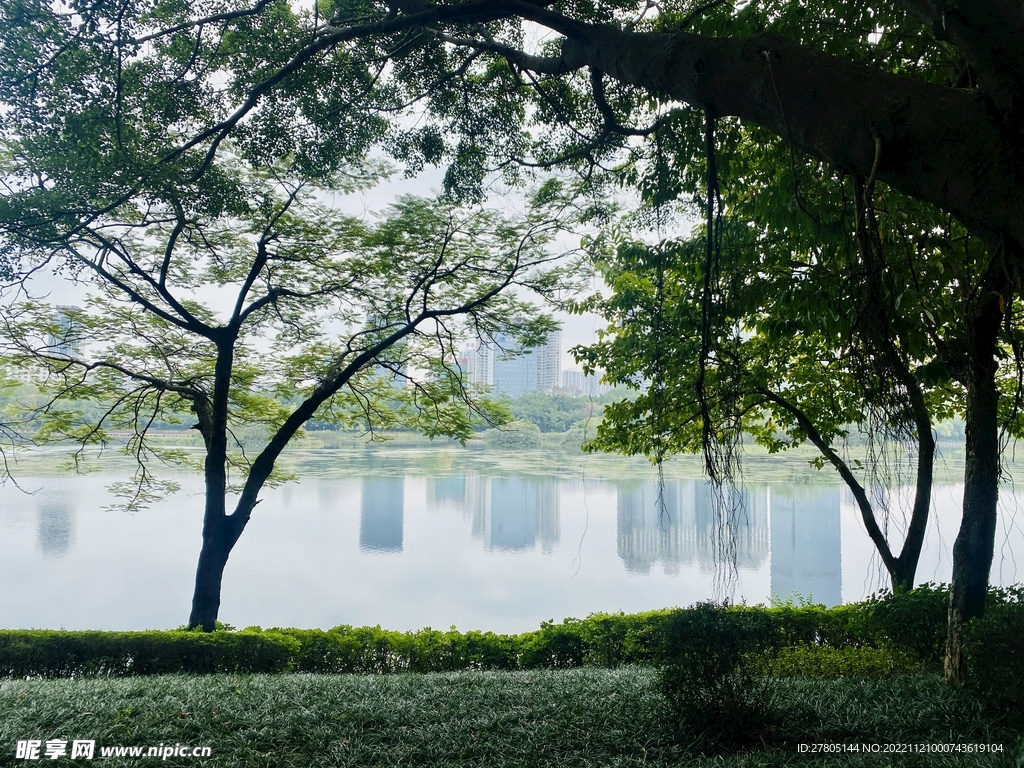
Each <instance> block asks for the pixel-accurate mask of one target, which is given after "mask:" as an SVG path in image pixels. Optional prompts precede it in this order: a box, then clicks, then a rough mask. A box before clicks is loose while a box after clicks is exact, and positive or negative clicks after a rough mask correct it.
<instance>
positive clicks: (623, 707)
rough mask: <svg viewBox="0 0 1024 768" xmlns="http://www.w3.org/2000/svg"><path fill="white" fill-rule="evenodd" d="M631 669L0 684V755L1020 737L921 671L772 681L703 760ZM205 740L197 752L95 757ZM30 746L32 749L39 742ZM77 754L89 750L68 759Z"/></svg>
mask: <svg viewBox="0 0 1024 768" xmlns="http://www.w3.org/2000/svg"><path fill="white" fill-rule="evenodd" d="M654 680H655V673H654V671H652V670H650V669H644V668H622V669H616V670H608V669H597V668H580V669H572V670H565V671H531V672H504V673H503V672H459V673H449V674H429V675H411V674H403V675H383V676H380V675H378V676H372V675H365V676H357V675H294V674H292V675H279V676H265V675H255V676H235V675H215V676H209V677H190V676H166V677H136V678H123V679H84V680H32V681H22V680H6V681H4V682H2V683H0V750H2V751H0V765H3V766H6V765H22V766H25V765H31V764H35V765H39V764H52V763H53V762H56V763H57V764H65V763H70V762H71V761H70V760H69V758H67V757H63V758H59V759H58V760H57V761H49V760H46V759H45V755H43V753H42V750H41V751H40V754H41V757H43V760H41V761H40V762H36V763H33V762H29V761H26V760H19V759H17V758H16V754H15V745H16V743H17V741H19V740H25V739H38V740H40V741H42V742H43V743H44V745H45V742H46V741H47V740H48V739H67V740H73V739H95V740H96V744H97V747H96V757H95V762H96V763H97V764H101V765H103V766H119V765H132V766H137V765H156V764H158V763H159V764H163V765H168V766H171V765H182V766H254V767H255V766H302V767H303V768H319V767H320V766H324V767H326V766H332V767H333V766H431V767H436V768H446V767H448V766H493V767H494V768H505V767H509V768H511V767H512V766H523V767H524V768H525V767H527V766H529V767H531V768H532V767H534V766H559V768H570V767H572V766H652V765H653V766H662V765H708V766H711V765H714V766H760V765H765V766H804V765H822V766H827V765H850V766H889V765H907V766H911V765H915V766H917V765H920V766H1015V765H1020V764H1022V762H1024V753H1022V742H1021V740H1020V738H1019V737H1015V736H1014V735H1013V734H1010V733H1008V732H1007V731H1005V729H1003V730H1001V729H999V727H998V724H994V723H992V722H991V721H989V720H987V719H986V718H985V717H984V716H983V715H982V713H981V709H980V707H979V706H978V705H977V703H976V702H975V701H973V700H972V699H971V697H970V696H968V695H966V694H965V693H964V692H963V691H960V690H958V689H953V688H949V687H947V686H945V685H944V684H943V683H942V681H941V679H940V678H939V677H938V676H936V675H931V674H920V675H906V676H902V677H894V678H890V679H887V680H876V681H872V680H861V679H845V680H839V681H826V680H806V679H789V680H783V681H781V682H780V690H779V693H778V700H777V703H776V706H775V713H776V717H775V718H774V719H775V726H774V728H773V729H772V730H771V732H770V733H769V734H767V735H766V738H767V739H769V740H770V741H771V742H772V744H771V746H767V747H764V748H762V749H760V750H758V751H754V752H747V753H741V754H725V755H718V756H710V757H702V756H699V755H693V754H690V753H689V752H687V750H686V748H685V744H679V743H674V742H673V740H672V738H671V728H670V726H669V725H668V722H667V712H666V707H665V704H664V700H663V699H662V698H661V697H660V695H658V694H657V693H656V692H655V690H654ZM824 741H827V742H839V743H849V744H854V743H856V744H858V745H860V744H862V743H878V744H892V743H904V744H912V745H916V744H935V743H959V744H977V743H981V742H985V743H990V742H993V741H994V742H1001V743H1002V744H1003V749H1004V751H1003V752H1002V753H1001V754H998V753H997V754H993V755H988V754H985V755H982V754H974V755H964V754H950V755H941V754H913V753H909V754H898V755H886V754H866V753H864V752H861V753H859V754H847V755H845V756H843V757H838V756H836V755H810V754H802V753H800V752H799V751H798V746H797V745H798V744H799V743H800V742H824ZM179 742H180V743H182V744H187V745H190V746H209V747H210V748H211V756H210V757H207V758H193V757H188V758H183V757H170V758H168V759H166V760H161V759H160V758H158V757H148V758H147V757H142V758H139V757H134V758H132V757H122V758H118V757H106V758H104V757H101V755H100V748H101V747H104V746H106V747H110V746H141V747H149V746H157V745H161V744H176V743H179ZM44 748H45V747H44ZM75 764H80V765H87V764H90V763H89V761H85V760H80V761H75Z"/></svg>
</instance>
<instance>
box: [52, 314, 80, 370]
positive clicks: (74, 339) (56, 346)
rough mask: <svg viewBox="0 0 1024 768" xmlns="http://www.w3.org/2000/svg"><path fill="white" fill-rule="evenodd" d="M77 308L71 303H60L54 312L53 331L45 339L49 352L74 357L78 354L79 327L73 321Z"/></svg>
mask: <svg viewBox="0 0 1024 768" xmlns="http://www.w3.org/2000/svg"><path fill="white" fill-rule="evenodd" d="M78 311H79V308H78V307H75V306H71V305H66V304H61V305H59V306H58V307H57V310H56V311H55V312H54V320H56V321H57V328H56V329H55V331H56V332H55V333H54V334H52V335H51V336H50V337H49V338H48V339H47V342H46V343H47V345H48V346H49V349H48V350H47V351H48V352H49V353H50V354H53V355H58V356H60V357H74V356H75V355H77V354H78V352H79V351H80V350H79V345H80V343H81V334H82V331H81V327H80V325H79V324H78V323H76V322H75V321H74V317H73V315H74V313H75V312H78Z"/></svg>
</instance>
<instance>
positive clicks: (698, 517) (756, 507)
mask: <svg viewBox="0 0 1024 768" xmlns="http://www.w3.org/2000/svg"><path fill="white" fill-rule="evenodd" d="M658 495H659V486H658V484H657V483H655V482H644V483H635V482H634V483H620V484H619V485H618V493H617V499H616V508H617V522H618V525H617V536H616V545H617V546H616V549H617V552H618V555H619V558H620V559H621V560H622V562H623V564H624V565H625V567H626V570H627V571H630V572H631V573H636V574H645V575H646V574H649V573H650V572H651V567H652V566H653V565H654V564H655V563H661V564H662V567H663V568H664V570H665V573H667V574H676V573H678V572H679V567H680V566H681V565H684V564H691V563H692V564H696V565H698V566H700V569H701V570H702V571H704V572H712V571H714V570H715V569H716V563H718V562H720V561H721V555H722V550H723V548H724V551H725V552H726V556H731V553H733V552H734V553H735V558H736V565H737V566H738V567H740V568H750V569H756V568H759V567H760V566H761V564H762V563H763V562H764V560H765V559H766V558H767V556H768V551H769V547H768V504H767V493H766V489H764V488H760V489H758V490H756V491H754V492H751V491H749V490H744V491H740V492H739V498H738V499H735V500H734V501H735V506H734V508H735V509H736V514H737V520H736V523H737V525H736V529H735V532H734V535H733V538H732V539H731V540H730V541H724V542H716V537H717V531H718V528H716V525H715V509H714V506H713V497H712V490H711V487H710V486H709V485H708V484H707V483H705V482H701V481H697V480H686V481H670V482H667V483H665V485H664V499H663V503H659V496H658Z"/></svg>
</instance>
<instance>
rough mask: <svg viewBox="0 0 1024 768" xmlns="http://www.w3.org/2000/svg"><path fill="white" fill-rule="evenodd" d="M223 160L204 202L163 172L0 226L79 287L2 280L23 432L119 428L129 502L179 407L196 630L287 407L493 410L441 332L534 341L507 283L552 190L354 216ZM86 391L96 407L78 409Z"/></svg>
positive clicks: (449, 430) (138, 494)
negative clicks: (113, 205)
mask: <svg viewBox="0 0 1024 768" xmlns="http://www.w3.org/2000/svg"><path fill="white" fill-rule="evenodd" d="M228 165H229V167H220V168H219V170H220V171H221V180H222V183H223V184H224V186H225V188H226V189H227V188H230V190H229V192H230V193H229V194H227V195H226V204H225V209H224V210H223V211H222V212H221V213H220V215H218V216H212V215H210V214H209V213H206V214H198V213H196V212H195V210H194V209H191V208H190V203H191V201H190V200H188V199H182V198H180V197H178V196H177V195H176V194H174V192H173V191H170V190H169V191H168V193H167V197H166V198H164V199H150V200H148V201H147V202H146V203H145V205H140V206H138V207H128V206H121V207H119V208H118V209H117V210H116V212H115V213H111V214H106V215H103V216H100V217H97V218H96V219H94V220H93V221H92V222H90V223H89V224H88V225H83V226H82V227H80V228H79V229H78V231H77V232H76V233H75V235H74V236H73V237H69V238H65V239H64V240H62V241H61V242H60V243H58V244H38V243H34V242H32V241H23V240H18V239H8V241H7V244H8V245H9V246H10V247H11V249H12V251H14V252H17V253H19V254H20V255H21V256H22V258H23V259H24V260H25V261H27V262H31V263H33V264H35V265H36V267H37V268H38V267H39V266H41V265H42V264H44V263H47V262H48V263H49V265H50V266H52V267H55V268H58V269H62V270H67V271H69V272H71V273H73V274H74V276H75V279H76V281H77V283H78V285H79V287H80V289H81V290H83V291H84V292H85V293H86V294H87V295H86V297H85V298H84V299H83V302H82V306H78V307H70V306H63V307H54V306H52V305H50V304H49V303H47V302H45V301H41V300H39V299H35V298H31V297H28V296H27V295H26V294H27V293H31V291H32V282H31V281H30V280H28V281H26V280H23V281H19V282H17V283H15V284H14V285H13V286H11V287H10V288H9V289H8V293H9V294H11V295H12V297H13V300H12V301H11V302H10V303H9V304H8V305H7V306H5V307H4V310H3V313H2V316H3V324H2V327H3V331H2V332H0V337H2V342H3V345H4V348H5V351H6V353H7V359H8V361H10V362H11V363H12V364H13V365H16V366H21V367H23V368H25V369H28V370H32V369H35V370H38V371H40V372H41V375H45V377H46V385H45V387H46V391H48V392H49V393H50V400H49V402H48V403H47V404H46V406H45V407H44V408H42V409H40V410H39V411H38V415H39V418H40V419H41V421H42V429H41V431H40V436H41V437H44V436H45V437H46V438H49V439H51V440H54V439H56V440H67V439H69V438H70V439H72V440H74V441H76V442H78V443H80V444H81V446H82V447H83V449H84V448H87V447H88V446H91V445H100V446H102V445H104V444H106V443H108V442H110V441H111V439H112V438H111V436H110V434H109V433H110V431H111V430H117V429H120V430H125V429H127V430H129V431H130V433H131V434H132V435H133V436H132V437H131V439H130V440H129V441H128V443H127V449H128V451H129V452H130V453H131V454H132V455H133V456H134V457H135V458H136V460H137V462H138V471H137V473H136V476H135V481H134V482H133V483H127V484H123V485H122V486H121V491H122V492H123V493H126V494H127V495H128V497H129V499H128V503H129V505H137V504H139V503H144V502H146V501H147V500H148V499H149V498H151V497H152V495H153V494H154V493H159V492H162V491H164V490H166V484H163V483H161V482H160V481H159V479H157V478H155V477H154V474H153V472H154V467H155V465H156V463H157V462H155V460H154V459H155V458H164V459H169V460H178V461H180V460H183V459H184V460H186V461H187V460H188V454H187V453H186V454H182V453H181V452H180V451H171V452H168V451H166V450H161V448H160V446H159V444H156V445H154V444H153V443H152V440H151V438H150V428H151V427H152V425H153V424H154V423H159V422H163V421H173V420H175V419H177V420H181V419H182V418H183V417H185V418H188V417H191V418H193V419H194V420H195V425H194V428H195V429H197V430H198V432H199V434H200V435H201V437H202V446H203V453H202V460H201V461H200V462H199V463H198V467H197V468H199V469H201V471H202V472H203V476H204V479H205V485H206V490H205V506H204V516H203V531H202V548H201V551H200V555H199V563H198V567H197V571H196V580H195V590H194V595H193V600H192V612H191V615H190V616H189V621H188V623H189V626H190V627H202V628H203V629H204V630H207V631H210V630H212V629H213V628H214V623H215V621H216V619H217V616H218V611H219V608H220V594H221V582H222V578H223V573H224V568H225V565H226V564H227V560H228V556H229V555H230V553H231V551H232V549H233V548H234V546H235V544H236V542H237V541H238V539H239V537H240V535H241V534H242V531H243V530H244V529H245V527H246V525H247V524H248V522H249V519H250V517H251V515H252V513H253V510H254V509H255V507H256V505H257V504H258V502H259V497H260V493H261V491H262V489H263V488H264V487H265V486H266V484H267V483H270V482H273V481H274V480H275V476H276V474H277V473H276V470H275V468H276V467H277V464H278V460H279V458H280V456H281V454H282V452H283V451H284V450H285V448H286V447H287V446H288V444H289V443H290V442H291V441H292V440H293V438H295V437H296V436H297V435H299V434H300V432H301V430H302V428H303V425H304V424H306V423H307V422H308V421H309V420H310V419H312V418H318V419H321V420H327V421H331V422H334V423H337V424H339V425H342V426H347V427H350V428H352V427H355V428H360V429H362V430H367V431H371V432H376V431H379V430H386V429H389V428H394V427H396V426H400V427H405V428H413V429H418V430H420V431H422V432H424V433H426V434H427V435H430V436H431V437H433V436H437V435H447V436H450V437H454V438H458V439H462V440H465V439H466V438H468V437H470V436H471V435H472V434H473V433H474V429H475V426H474V423H473V422H474V419H475V420H477V421H480V420H481V419H482V420H483V422H484V423H490V422H494V421H495V420H499V421H500V420H501V419H502V418H503V412H502V409H501V407H499V406H495V405H494V404H490V403H489V401H488V400H487V399H486V398H483V397H482V393H480V392H474V391H473V389H472V388H471V387H470V386H469V385H468V384H467V383H466V382H465V381H464V379H463V376H462V373H461V371H460V370H459V368H458V366H457V365H455V356H456V354H457V350H458V347H459V345H460V343H461V342H463V341H465V340H467V339H471V338H479V339H483V340H485V341H486V340H490V339H491V338H492V337H493V336H494V335H495V334H498V333H514V334H516V335H517V336H518V337H520V338H523V339H525V340H526V341H527V342H530V341H533V342H535V343H536V342H537V341H539V339H540V338H542V336H543V335H544V333H546V332H547V330H548V329H549V328H550V327H551V321H550V320H549V319H548V318H546V317H545V316H544V315H543V314H542V313H540V312H539V311H538V310H537V308H536V307H534V306H533V305H531V304H530V303H529V302H528V301H526V300H525V299H523V298H521V297H518V296H517V295H516V293H515V290H514V289H516V288H532V289H535V290H539V291H541V292H545V291H548V290H551V289H553V288H554V287H555V286H556V280H557V272H555V271H552V270H551V269H550V268H546V267H545V265H546V264H547V263H548V262H550V261H551V259H552V258H553V257H552V256H551V255H550V254H549V252H548V250H547V248H546V246H547V244H548V243H549V241H550V239H551V237H552V235H553V233H554V232H555V230H556V228H557V225H558V218H557V216H556V214H557V212H558V211H557V207H558V206H557V197H555V198H551V197H550V196H549V200H550V201H551V203H552V204H551V205H548V206H542V207H541V208H539V209H537V210H535V211H533V212H531V213H530V214H529V215H528V216H524V217H522V218H520V219H519V220H512V219H509V218H506V217H505V216H502V215H501V214H499V213H497V212H494V211H487V210H477V211H471V210H460V209H459V208H457V207H453V206H451V205H450V204H448V205H446V204H444V203H442V202H439V201H436V200H429V199H417V198H402V199H400V200H399V201H398V202H397V203H396V204H394V205H393V206H391V207H390V208H389V209H388V210H387V211H386V212H384V213H385V215H384V217H383V218H382V220H380V221H379V222H377V223H366V222H363V221H361V220H360V219H357V218H354V217H351V216H345V215H342V214H341V213H339V212H338V211H337V210H335V209H332V208H330V207H327V206H325V205H324V204H323V203H321V202H319V201H318V199H317V194H316V193H317V190H315V189H307V188H306V187H305V185H304V184H303V183H302V182H301V181H295V180H294V179H291V178H289V177H288V176H287V175H286V174H270V175H268V174H260V173H254V172H251V171H243V170H238V169H237V168H232V167H230V165H231V164H228ZM319 194H320V196H323V194H324V192H323V191H322V190H321V191H320V192H319ZM90 402H93V403H98V404H99V405H100V406H101V407H100V408H99V409H96V408H92V409H83V408H81V407H80V406H81V405H82V404H87V403H90ZM246 431H247V432H248V440H245V439H243V437H242V435H244V434H246ZM278 479H280V478H278Z"/></svg>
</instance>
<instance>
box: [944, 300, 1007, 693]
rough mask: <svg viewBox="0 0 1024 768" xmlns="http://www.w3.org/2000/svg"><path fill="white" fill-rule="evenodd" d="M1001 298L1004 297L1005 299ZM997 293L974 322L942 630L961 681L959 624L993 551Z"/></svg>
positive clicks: (984, 580) (977, 595) (977, 602)
mask: <svg viewBox="0 0 1024 768" xmlns="http://www.w3.org/2000/svg"><path fill="white" fill-rule="evenodd" d="M1004 301H1005V299H1004ZM999 305H1000V297H999V296H995V297H992V298H991V299H989V300H988V301H986V306H985V309H984V312H983V315H982V316H981V317H980V318H978V319H977V320H975V327H974V329H972V330H973V331H974V332H973V333H971V334H970V336H971V337H973V338H972V341H973V344H972V345H971V349H970V352H969V353H968V355H969V363H968V376H969V379H968V381H967V382H966V384H967V408H966V422H967V423H966V432H967V445H966V454H967V456H966V461H965V465H964V503H963V519H962V520H961V523H960V532H959V533H958V534H957V537H956V542H955V543H954V544H953V581H952V585H951V589H950V595H949V625H948V628H947V634H946V660H945V673H946V679H947V680H963V679H965V678H966V677H967V672H968V670H967V668H966V665H965V663H964V658H963V647H962V638H961V634H962V630H963V625H964V622H966V621H967V620H969V619H971V618H974V617H975V616H980V615H981V614H982V613H983V612H984V610H985V599H986V597H987V595H988V579H989V571H990V569H991V567H992V557H993V552H994V549H995V535H996V508H997V503H998V500H999V414H998V405H999V390H998V388H997V386H996V378H995V376H996V367H997V364H996V359H995V353H996V340H997V337H998V334H999V325H1000V319H1001V317H1002V311H1001V310H1000V306H999Z"/></svg>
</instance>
